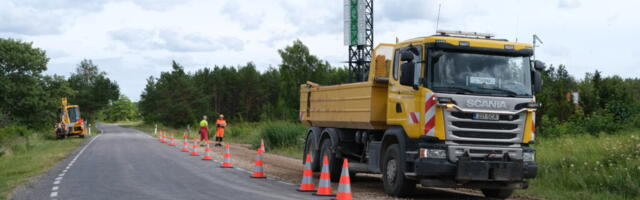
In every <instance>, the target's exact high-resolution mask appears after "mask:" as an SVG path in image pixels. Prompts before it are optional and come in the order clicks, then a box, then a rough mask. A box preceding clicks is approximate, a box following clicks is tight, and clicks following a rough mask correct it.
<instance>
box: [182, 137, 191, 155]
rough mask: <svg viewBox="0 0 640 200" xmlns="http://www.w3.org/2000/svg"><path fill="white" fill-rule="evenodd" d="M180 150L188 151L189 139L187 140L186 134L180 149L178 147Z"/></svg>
mask: <svg viewBox="0 0 640 200" xmlns="http://www.w3.org/2000/svg"><path fill="white" fill-rule="evenodd" d="M180 151H182V152H189V141H187V136H186V135H185V136H184V142H182V149H180Z"/></svg>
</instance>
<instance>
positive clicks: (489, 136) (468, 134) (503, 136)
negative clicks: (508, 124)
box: [452, 131, 518, 139]
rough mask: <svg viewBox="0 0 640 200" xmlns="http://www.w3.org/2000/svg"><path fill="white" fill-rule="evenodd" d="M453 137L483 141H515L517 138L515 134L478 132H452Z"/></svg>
mask: <svg viewBox="0 0 640 200" xmlns="http://www.w3.org/2000/svg"><path fill="white" fill-rule="evenodd" d="M452 132H453V135H455V136H458V137H465V138H483V139H513V138H515V137H517V136H518V135H517V134H514V133H495V132H476V131H452Z"/></svg>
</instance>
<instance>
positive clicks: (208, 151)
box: [202, 140, 213, 160]
mask: <svg viewBox="0 0 640 200" xmlns="http://www.w3.org/2000/svg"><path fill="white" fill-rule="evenodd" d="M202 160H213V157H211V148H209V140H207V147H205V148H204V156H202Z"/></svg>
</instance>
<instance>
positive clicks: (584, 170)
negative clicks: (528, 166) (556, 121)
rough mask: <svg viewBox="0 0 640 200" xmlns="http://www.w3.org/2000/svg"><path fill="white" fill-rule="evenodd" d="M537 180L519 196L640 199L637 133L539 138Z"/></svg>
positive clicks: (639, 164) (639, 140) (638, 138)
mask: <svg viewBox="0 0 640 200" xmlns="http://www.w3.org/2000/svg"><path fill="white" fill-rule="evenodd" d="M537 143H538V144H536V145H535V148H536V150H537V153H536V157H537V158H536V159H537V162H538V166H539V169H538V177H537V178H535V179H532V180H531V181H530V183H531V186H530V188H529V189H527V190H518V192H517V193H518V194H524V195H527V196H536V197H543V198H546V199H640V131H639V130H635V131H626V132H622V133H619V134H615V135H607V134H601V135H598V136H591V135H579V136H578V135H573V136H572V135H566V136H562V137H558V138H539V139H538V141H537Z"/></svg>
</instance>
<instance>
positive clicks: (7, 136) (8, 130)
mask: <svg viewBox="0 0 640 200" xmlns="http://www.w3.org/2000/svg"><path fill="white" fill-rule="evenodd" d="M29 135H31V131H30V130H29V129H28V128H27V127H26V126H17V125H9V126H6V127H2V128H0V145H3V144H4V143H6V142H8V141H10V140H12V139H14V138H17V137H27V136H29Z"/></svg>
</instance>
